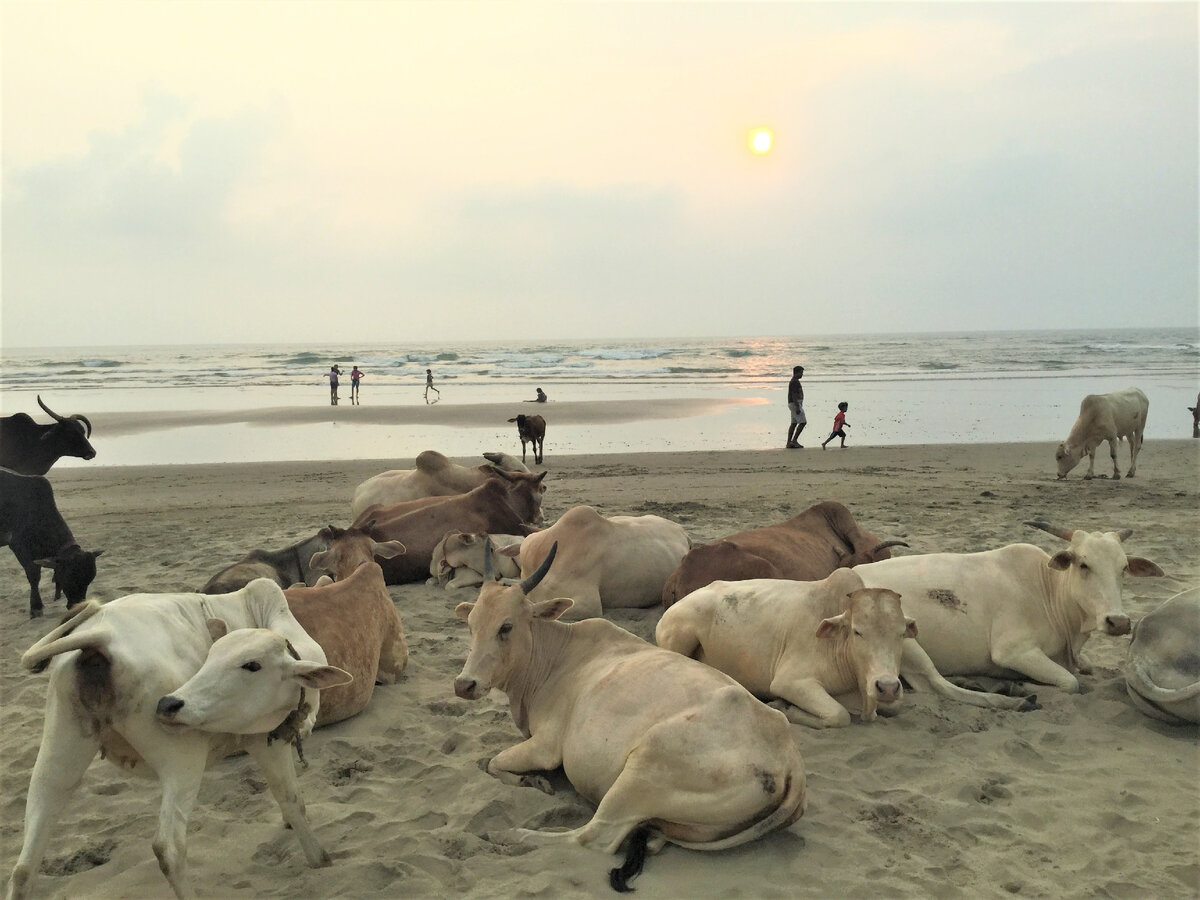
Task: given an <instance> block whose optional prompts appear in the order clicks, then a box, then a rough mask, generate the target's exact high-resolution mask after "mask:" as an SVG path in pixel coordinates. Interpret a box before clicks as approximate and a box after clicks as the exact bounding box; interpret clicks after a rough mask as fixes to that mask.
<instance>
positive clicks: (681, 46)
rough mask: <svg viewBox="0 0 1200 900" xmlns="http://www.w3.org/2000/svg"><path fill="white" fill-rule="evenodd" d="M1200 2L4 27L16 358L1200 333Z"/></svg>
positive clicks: (88, 12) (0, 233) (183, 4)
mask: <svg viewBox="0 0 1200 900" xmlns="http://www.w3.org/2000/svg"><path fill="white" fill-rule="evenodd" d="M1198 9H1200V6H1198V4H1196V3H1166V4H1155V3H1113V4H1106V3H1036V2H1026V3H955V2H944V3H904V2H894V3H880V4H876V3H791V2H774V3H751V2H729V3H715V2H714V3H693V2H661V3H642V2H604V3H557V2H555V3H540V2H520V0H513V2H506V3H493V2H469V0H468V2H454V0H446V2H421V0H409V2H388V0H376V2H358V0H337V2H331V3H321V2H307V3H293V2H282V0H277V2H260V0H238V2H232V0H224V2H222V0H214V2H190V0H175V2H170V3H166V2H124V0H87V2H54V0H45V2H24V0H20V2H18V0H0V35H2V37H0V40H2V45H0V59H2V61H0V89H2V96H0V99H2V106H0V117H2V119H0V124H2V154H3V155H2V177H3V182H2V183H3V188H2V198H0V204H2V208H0V273H2V275H0V291H2V294H0V304H2V306H0V343H2V344H3V345H4V346H12V347H18V346H20V347H29V346H97V345H130V344H132V345H141V344H185V343H224V342H256V343H257V342H276V341H278V342H290V343H304V344H310V343H311V344H317V343H324V342H338V343H343V344H348V343H351V342H353V341H371V342H379V341H395V342H397V343H404V342H406V341H413V342H418V341H419V342H429V341H437V340H439V339H441V338H444V337H445V336H447V335H452V336H453V337H454V339H455V340H456V341H463V340H476V339H477V340H491V339H500V340H514V341H517V340H542V339H554V338H562V339H566V338H572V339H577V338H588V337H593V336H594V337H597V338H637V337H712V336H722V335H730V336H741V335H746V336H750V335H804V334H809V333H811V334H836V333H846V332H888V331H938V330H947V331H956V330H975V329H1014V328H1017V329H1040V328H1087V327H1092V328H1094V327H1137V326H1148V327H1149V326H1153V327H1159V326H1189V325H1190V326H1196V325H1197V321H1198V316H1200V314H1198V302H1200V300H1198V287H1197V284H1198V278H1200V249H1198V248H1200V233H1198V223H1200V211H1198V210H1200V186H1198V170H1200V126H1198V118H1200V113H1198V110H1200V103H1198V97H1197V85H1198V83H1200V79H1198V73H1200V70H1198V62H1197V43H1198ZM756 129H768V130H769V131H770V132H771V134H772V137H773V140H772V146H771V149H770V151H769V152H767V153H762V154H759V153H755V152H753V151H752V149H751V144H750V136H751V134H752V133H753V132H754V131H755V130H756Z"/></svg>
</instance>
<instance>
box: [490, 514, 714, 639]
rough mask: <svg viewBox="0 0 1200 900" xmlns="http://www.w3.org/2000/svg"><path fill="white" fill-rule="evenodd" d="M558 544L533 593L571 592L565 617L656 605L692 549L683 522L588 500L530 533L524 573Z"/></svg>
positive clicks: (537, 596) (523, 550) (524, 545)
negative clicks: (609, 509) (609, 512)
mask: <svg viewBox="0 0 1200 900" xmlns="http://www.w3.org/2000/svg"><path fill="white" fill-rule="evenodd" d="M554 545H557V546H558V563H557V565H555V567H554V571H553V572H552V573H551V574H549V575H547V576H546V578H545V579H544V580H543V581H542V583H541V584H540V585H539V586H538V588H537V590H536V591H534V593H533V596H531V597H530V598H529V599H530V600H532V601H533V602H535V603H536V602H537V601H539V600H549V599H551V598H553V597H570V598H571V599H572V600H573V601H574V604H573V605H572V606H571V609H570V611H569V612H568V614H567V617H568V618H570V619H584V618H590V617H592V616H600V615H603V614H604V610H605V608H612V607H648V606H655V605H657V604H658V602H659V600H660V599H661V598H662V593H663V585H664V584H665V583H666V580H667V578H668V577H669V576H670V574H671V573H672V572H674V571H675V569H676V567H677V566H678V565H679V563H680V561H681V560H682V559H683V558H684V556H685V555H686V554H687V552H688V548H689V547H690V546H691V542H690V541H689V540H688V535H687V531H685V530H684V528H683V526H682V525H679V524H678V523H676V522H672V521H670V520H668V519H664V518H662V517H661V516H610V517H607V518H606V517H604V516H602V515H600V513H598V512H596V510H595V509H593V508H592V507H590V506H574V507H572V508H571V509H568V510H567V511H566V512H565V513H563V514H562V516H560V517H559V519H558V521H557V522H555V523H554V524H553V525H551V526H550V527H549V528H547V529H546V530H545V531H539V532H538V533H537V534H532V535H530V536H529V537H527V538H525V540H524V541H522V542H521V545H520V547H518V548H509V549H507V550H504V551H502V553H504V554H512V553H514V552H516V553H519V554H520V562H521V575H522V576H524V577H527V576H528V575H529V574H530V573H531V572H533V571H535V570H536V569H537V568H538V566H540V565H541V564H542V560H544V559H545V558H546V554H547V553H548V552H549V550H550V547H551V546H554Z"/></svg>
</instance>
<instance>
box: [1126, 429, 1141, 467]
mask: <svg viewBox="0 0 1200 900" xmlns="http://www.w3.org/2000/svg"><path fill="white" fill-rule="evenodd" d="M1141 452H1142V431H1141V429H1140V428H1139V429H1138V430H1137V431H1135V432H1133V434H1131V435H1130V436H1129V471H1128V472H1127V473H1125V477H1126V478H1132V477H1133V476H1134V475H1136V474H1137V458H1138V454H1139V453H1141Z"/></svg>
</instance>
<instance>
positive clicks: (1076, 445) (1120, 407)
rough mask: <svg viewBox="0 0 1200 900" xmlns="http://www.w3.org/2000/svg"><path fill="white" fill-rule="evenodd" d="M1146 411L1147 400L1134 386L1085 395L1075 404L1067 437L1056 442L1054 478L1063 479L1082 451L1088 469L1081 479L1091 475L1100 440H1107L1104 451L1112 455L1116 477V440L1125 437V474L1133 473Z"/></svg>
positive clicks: (1135, 467) (1118, 473) (1148, 406)
mask: <svg viewBox="0 0 1200 900" xmlns="http://www.w3.org/2000/svg"><path fill="white" fill-rule="evenodd" d="M1149 412H1150V401H1149V400H1147V399H1146V395H1145V394H1143V393H1142V392H1141V391H1139V390H1138V389H1137V388H1125V390H1123V391H1113V392H1112V393H1111V394H1088V395H1087V396H1086V397H1084V398H1083V402H1082V403H1081V404H1079V418H1078V419H1076V420H1075V424H1074V425H1072V426H1071V433H1070V434H1068V435H1067V439H1066V440H1065V441H1063V442H1062V443H1061V444H1059V445H1058V449H1057V450H1056V451H1055V453H1054V458H1055V460H1056V461H1057V463H1058V477H1059V478H1066V477H1067V473H1068V472H1070V471H1071V470H1072V469H1073V468H1075V466H1076V465H1078V464H1079V460H1080V459H1082V458H1083V454H1085V453H1086V454H1087V455H1088V470H1087V474H1086V475H1084V476H1083V477H1084V478H1091V477H1092V476H1093V474H1094V470H1095V466H1096V449H1097V448H1098V447H1099V446H1100V444H1101V442H1103V441H1108V453H1109V455H1110V456H1111V457H1112V464H1113V474H1112V477H1113V478H1120V477H1121V471H1120V470H1119V469H1118V468H1117V442H1118V441H1120V440H1121V439H1122V438H1127V439H1128V440H1129V473H1128V477H1130V478H1132V477H1133V476H1134V475H1135V474H1136V473H1137V458H1138V451H1140V450H1141V449H1142V432H1143V431H1145V430H1146V415H1147V414H1148V413H1149Z"/></svg>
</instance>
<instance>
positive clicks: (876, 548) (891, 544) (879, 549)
mask: <svg viewBox="0 0 1200 900" xmlns="http://www.w3.org/2000/svg"><path fill="white" fill-rule="evenodd" d="M907 546H908V544H906V543H905V542H904V541H883V542H881V543H879V544H876V545H875V546H874V547H872V548H871V555H872V556H874V555H875V554H876V553H880V552H882V551H884V550H887V549H888V548H889V547H907Z"/></svg>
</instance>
